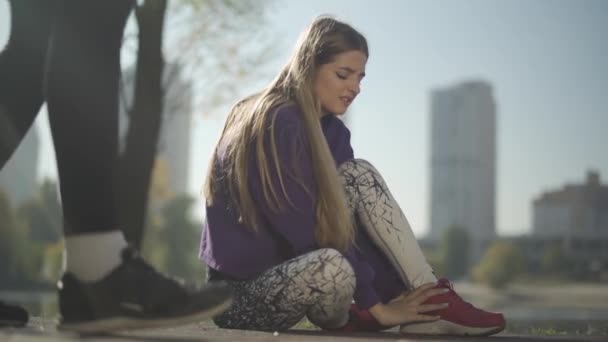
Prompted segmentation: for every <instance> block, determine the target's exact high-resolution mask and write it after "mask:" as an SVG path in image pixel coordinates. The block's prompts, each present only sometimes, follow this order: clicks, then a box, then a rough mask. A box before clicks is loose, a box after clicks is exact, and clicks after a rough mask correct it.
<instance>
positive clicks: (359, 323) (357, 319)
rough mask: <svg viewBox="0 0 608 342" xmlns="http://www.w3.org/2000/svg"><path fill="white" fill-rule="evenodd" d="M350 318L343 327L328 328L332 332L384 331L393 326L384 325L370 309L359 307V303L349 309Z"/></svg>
mask: <svg viewBox="0 0 608 342" xmlns="http://www.w3.org/2000/svg"><path fill="white" fill-rule="evenodd" d="M348 313H349V316H350V318H349V320H348V323H346V324H345V325H344V326H343V327H341V328H336V329H326V330H329V331H332V332H356V331H368V332H370V331H382V330H386V329H390V328H392V327H387V326H384V325H382V324H380V323H378V321H376V319H375V318H374V316H372V314H371V313H370V312H369V311H368V310H364V309H359V307H358V306H357V304H352V305H351V306H350V310H349V312H348Z"/></svg>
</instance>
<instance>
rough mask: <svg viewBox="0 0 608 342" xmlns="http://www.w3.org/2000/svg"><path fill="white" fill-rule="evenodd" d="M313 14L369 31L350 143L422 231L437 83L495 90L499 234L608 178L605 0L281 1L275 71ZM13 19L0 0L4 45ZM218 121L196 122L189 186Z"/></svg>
mask: <svg viewBox="0 0 608 342" xmlns="http://www.w3.org/2000/svg"><path fill="white" fill-rule="evenodd" d="M319 14H333V15H335V16H337V17H338V18H339V19H343V20H345V21H347V22H349V23H350V24H352V25H353V26H354V27H355V28H357V29H358V30H359V31H361V32H362V33H363V34H364V35H365V36H366V38H367V39H368V42H369V46H370V59H369V61H368V64H367V70H366V74H367V76H366V78H365V80H364V81H363V84H362V92H361V94H360V95H359V97H358V98H357V100H356V101H355V103H354V104H353V105H352V108H351V110H349V112H348V113H347V115H348V116H349V121H350V127H351V130H352V144H353V148H354V151H355V155H356V156H357V157H360V158H365V159H368V160H370V161H371V162H372V163H374V164H375V165H376V167H377V168H378V169H379V170H380V171H381V172H382V173H383V175H384V177H385V179H386V181H387V183H388V185H389V187H390V189H391V191H392V193H393V195H394V196H395V198H396V199H397V201H398V202H399V203H400V205H401V207H402V209H403V211H404V213H405V214H406V216H407V217H408V219H409V221H410V224H411V225H412V227H413V229H414V231H415V232H416V233H417V234H419V235H423V234H425V233H426V232H427V231H428V228H429V227H428V224H429V192H430V179H429V172H430V167H429V159H430V154H429V153H430V130H429V122H430V114H429V92H430V91H431V90H432V89H434V88H437V87H446V86H451V85H454V84H457V83H459V82H462V81H466V80H471V79H481V80H485V81H487V82H490V83H491V84H492V86H493V89H494V96H495V101H496V103H497V175H496V185H497V198H496V208H497V211H496V226H497V231H498V233H499V234H501V235H515V234H522V233H527V232H529V231H530V225H531V201H532V200H533V199H534V198H536V197H537V196H539V195H540V194H541V193H542V192H543V191H548V190H554V189H558V188H560V187H562V186H563V185H564V184H566V183H581V182H583V181H584V179H585V174H586V172H587V170H590V169H593V170H596V171H599V172H600V175H601V178H602V182H603V183H607V182H606V179H608V151H607V150H608V134H607V133H608V132H607V131H608V62H607V61H608V39H606V34H607V33H608V1H603V0H597V1H591V0H571V1H564V0H535V1H528V0H508V1H507V0H502V1H498V0H460V1H447V0H419V1H413V0H412V1H401V0H394V1H388V0H376V1H373V2H369V1H365V0H307V1H295V0H283V1H279V0H277V1H276V3H275V4H274V5H273V8H272V13H271V15H270V18H269V29H270V30H271V31H275V32H276V50H277V51H278V54H277V55H276V58H274V59H273V60H271V61H269V62H268V65H267V67H268V68H269V70H275V71H278V70H279V68H280V67H281V66H282V65H283V63H284V62H285V61H286V59H287V57H288V55H289V53H290V52H291V49H292V47H293V45H294V43H295V40H296V38H297V36H298V34H299V32H300V31H301V30H302V29H303V28H305V27H306V25H307V24H308V23H309V22H310V21H311V20H312V18H314V17H315V16H316V15H319ZM8 17H9V15H8V12H7V7H6V0H0V45H4V42H5V40H6V37H7V35H8V21H9V20H8ZM272 76H273V75H272V73H270V75H269V77H272ZM269 80H270V79H260V80H258V83H257V84H252V85H249V87H251V88H252V89H253V88H254V87H255V86H260V85H263V84H265V83H267V82H268V81H269ZM235 100H236V99H235ZM224 118H225V115H224V114H217V115H214V116H211V117H196V118H195V120H194V124H193V129H194V141H193V143H194V145H193V149H192V168H191V179H190V183H191V187H192V193H193V194H198V193H199V190H200V187H201V185H202V183H203V180H204V174H205V170H206V167H207V165H206V164H207V160H208V158H209V155H210V153H211V150H212V147H213V144H214V143H215V141H216V140H217V137H218V134H219V130H220V129H221V127H222V125H223V121H224ZM39 119H40V121H39V122H37V127H38V128H39V129H40V133H41V135H42V139H43V141H45V143H44V145H45V146H44V147H43V157H42V165H41V169H40V177H47V176H48V177H53V178H54V177H56V171H55V165H54V162H53V158H54V157H53V154H52V148H51V143H50V134H49V133H48V124H46V122H45V121H44V120H45V118H44V115H41V116H40V118H39ZM198 205H199V206H202V203H201V202H199V203H198Z"/></svg>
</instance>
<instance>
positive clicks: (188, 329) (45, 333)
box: [0, 318, 608, 342]
mask: <svg viewBox="0 0 608 342" xmlns="http://www.w3.org/2000/svg"><path fill="white" fill-rule="evenodd" d="M607 340H608V337H606V336H597V337H593V336H556V337H554V336H516V335H509V334H504V333H503V334H498V335H495V336H492V337H484V338H472V337H469V338H463V337H419V336H403V335H400V334H399V333H398V332H396V331H388V332H383V333H357V334H348V335H344V334H329V333H326V332H321V331H315V330H290V331H289V332H284V333H279V334H273V333H265V332H256V331H243V330H226V329H218V328H217V327H215V326H214V325H213V324H212V323H211V322H204V323H200V324H196V325H189V326H184V327H180V328H173V329H163V330H146V331H141V332H130V333H123V334H117V335H111V336H110V335H107V336H78V335H71V334H65V333H60V332H57V330H56V329H55V322H53V321H50V320H41V319H36V318H34V319H33V320H32V322H31V323H30V324H29V325H28V326H27V327H26V328H23V329H0V341H2V342H4V341H8V342H56V341H68V342H69V341H97V342H140V341H158V342H164V341H201V342H228V341H244V342H247V341H252V342H254V341H256V342H257V341H269V342H287V341H289V342H327V341H338V342H363V341H396V342H413V341H437V342H443V341H487V342H494V341H500V342H528V341H582V342H587V341H593V342H595V341H598V342H599V341H607Z"/></svg>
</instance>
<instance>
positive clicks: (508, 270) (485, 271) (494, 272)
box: [473, 241, 525, 288]
mask: <svg viewBox="0 0 608 342" xmlns="http://www.w3.org/2000/svg"><path fill="white" fill-rule="evenodd" d="M524 269H525V262H524V258H523V256H522V253H521V251H520V250H519V249H518V248H517V247H516V246H515V245H514V244H512V243H510V242H506V241H497V242H495V243H494V244H492V245H491V246H490V248H488V250H487V251H486V254H485V255H484V256H483V258H482V260H481V262H480V263H479V265H477V266H476V267H475V268H474V270H473V277H474V279H475V280H477V281H480V282H482V283H485V284H487V285H489V286H490V287H492V288H502V287H505V286H506V285H508V284H509V283H510V282H511V281H513V280H514V279H515V278H516V277H517V276H518V275H519V274H521V273H522V272H523V271H524Z"/></svg>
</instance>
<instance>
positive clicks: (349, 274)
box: [311, 248, 356, 291]
mask: <svg viewBox="0 0 608 342" xmlns="http://www.w3.org/2000/svg"><path fill="white" fill-rule="evenodd" d="M315 254H316V259H317V264H316V265H315V267H313V268H312V269H311V272H312V273H313V277H316V278H320V279H319V280H321V283H325V284H336V286H337V287H338V290H340V291H342V290H344V291H351V290H352V291H354V288H355V283H356V279H355V272H354V270H353V268H352V266H351V264H350V262H349V261H348V259H347V258H346V257H345V256H344V254H342V253H340V252H339V251H338V250H336V249H333V248H322V249H319V250H317V251H315ZM327 279H331V280H333V281H332V282H326V281H325V280H327Z"/></svg>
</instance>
